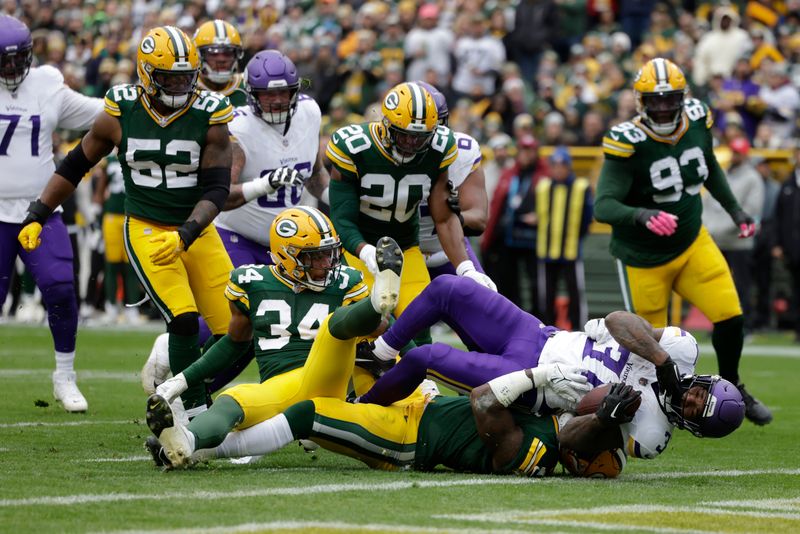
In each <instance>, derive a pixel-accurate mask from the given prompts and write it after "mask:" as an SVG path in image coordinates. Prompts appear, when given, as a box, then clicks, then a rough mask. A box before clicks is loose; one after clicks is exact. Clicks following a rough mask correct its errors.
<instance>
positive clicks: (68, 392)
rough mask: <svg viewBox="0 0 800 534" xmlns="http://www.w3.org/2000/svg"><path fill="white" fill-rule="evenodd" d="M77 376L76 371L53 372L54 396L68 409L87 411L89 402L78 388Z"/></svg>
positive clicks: (72, 411) (74, 411)
mask: <svg viewBox="0 0 800 534" xmlns="http://www.w3.org/2000/svg"><path fill="white" fill-rule="evenodd" d="M75 378H76V375H75V371H55V372H53V396H54V397H55V398H56V400H57V401H58V402H60V403H61V406H63V407H64V409H65V410H66V411H68V412H71V413H76V412H85V411H86V410H87V409H88V408H89V403H87V402H86V398H85V397H84V396H83V394H82V393H81V390H79V389H78V384H76V383H75Z"/></svg>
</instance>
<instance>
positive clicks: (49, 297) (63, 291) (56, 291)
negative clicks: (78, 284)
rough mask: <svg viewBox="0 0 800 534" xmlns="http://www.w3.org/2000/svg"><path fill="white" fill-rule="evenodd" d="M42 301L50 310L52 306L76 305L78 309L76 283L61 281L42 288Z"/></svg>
mask: <svg viewBox="0 0 800 534" xmlns="http://www.w3.org/2000/svg"><path fill="white" fill-rule="evenodd" d="M42 301H43V302H44V305H45V307H46V308H47V309H48V310H50V309H51V307H52V306H58V307H69V306H74V307H75V308H76V309H77V307H78V297H77V295H76V294H75V285H74V284H73V283H72V282H71V281H70V282H60V283H57V284H53V285H51V286H49V287H46V288H42Z"/></svg>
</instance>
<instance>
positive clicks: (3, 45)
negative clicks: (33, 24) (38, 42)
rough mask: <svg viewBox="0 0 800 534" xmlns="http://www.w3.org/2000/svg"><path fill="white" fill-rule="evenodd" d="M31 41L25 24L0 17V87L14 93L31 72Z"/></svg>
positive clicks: (5, 16)
mask: <svg viewBox="0 0 800 534" xmlns="http://www.w3.org/2000/svg"><path fill="white" fill-rule="evenodd" d="M32 61H33V40H32V39H31V32H30V30H29V29H28V27H27V26H25V24H23V23H22V22H20V21H19V20H17V19H15V18H14V17H9V16H8V15H0V85H2V86H4V87H5V88H6V89H8V90H9V91H16V90H17V88H18V87H19V86H20V84H22V82H23V81H24V80H25V77H26V76H27V75H28V72H29V71H30V70H31V62H32Z"/></svg>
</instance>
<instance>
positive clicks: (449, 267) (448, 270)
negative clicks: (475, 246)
mask: <svg viewBox="0 0 800 534" xmlns="http://www.w3.org/2000/svg"><path fill="white" fill-rule="evenodd" d="M464 246H465V247H466V249H467V258H469V260H470V261H471V262H472V263H473V265H475V270H476V271H478V272H479V273H485V271H484V270H483V267H482V266H481V262H480V261H478V256H477V255H476V254H475V251H474V250H472V245H470V244H469V239H467V238H466V237H465V238H464ZM428 274H429V275H430V277H431V280H433V279H434V278H436V277H437V276H441V275H443V274H452V275H454V276H455V274H456V268H455V267H454V266H453V264H452V263H450V262H449V261H448V262H446V263H444V264H443V265H440V266H438V267H428Z"/></svg>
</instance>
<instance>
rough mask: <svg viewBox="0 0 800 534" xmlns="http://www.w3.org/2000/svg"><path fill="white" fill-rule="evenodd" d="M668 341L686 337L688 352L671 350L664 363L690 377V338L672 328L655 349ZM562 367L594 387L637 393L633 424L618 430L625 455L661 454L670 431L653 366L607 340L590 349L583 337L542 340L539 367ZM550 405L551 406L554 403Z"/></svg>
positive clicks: (580, 334) (696, 351) (558, 335)
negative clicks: (580, 373)
mask: <svg viewBox="0 0 800 534" xmlns="http://www.w3.org/2000/svg"><path fill="white" fill-rule="evenodd" d="M673 336H680V337H688V338H689V339H690V340H691V342H692V344H687V347H688V348H691V349H692V350H671V351H670V357H671V358H672V359H673V360H674V361H675V363H676V364H677V365H678V369H679V370H680V372H681V374H694V368H695V364H696V362H697V356H698V354H699V347H698V346H697V340H695V339H694V337H693V336H692V335H691V334H689V333H688V332H686V331H685V330H681V329H680V328H678V327H675V326H668V327H666V328H664V333H663V334H662V336H661V340H660V341H659V344H660V345H662V346H664V347H665V348H666V347H668V346H669V338H670V337H673ZM552 363H564V364H567V365H573V366H580V367H583V368H584V369H585V370H586V374H587V378H588V379H589V382H590V383H591V384H593V385H594V386H599V385H602V384H609V383H614V382H624V383H626V384H629V385H631V386H633V388H634V389H635V390H637V391H641V392H642V404H641V406H640V407H639V409H638V410H637V411H636V415H635V416H634V417H633V421H631V422H630V423H626V424H624V425H621V426H620V430H622V436H623V439H624V443H625V452H626V454H627V455H628V456H633V457H636V458H655V457H656V456H658V455H659V454H661V453H662V452H663V451H664V449H666V448H667V443H669V440H670V438H671V437H672V432H673V431H674V429H675V427H674V426H673V425H672V424H670V422H669V421H668V420H667V416H666V415H664V412H663V411H662V410H661V406H660V405H659V403H658V384H657V383H656V368H655V366H654V365H653V364H652V363H650V362H648V361H647V360H645V359H644V358H642V357H641V356H639V355H637V354H632V353H631V352H629V351H628V350H626V349H624V348H622V347H620V346H619V343H617V342H616V341H615V340H614V339H613V338H612V339H611V341H609V342H607V343H603V344H600V343H596V342H595V341H594V340H593V339H592V338H590V337H589V336H587V335H586V334H585V333H584V332H566V331H561V332H557V333H556V334H555V335H554V336H553V337H551V338H550V339H548V340H547V342H546V343H545V345H544V347H543V348H542V354H541V356H539V365H545V364H552ZM554 401H555V402H554ZM545 402H546V403H547V405H548V406H549V407H550V408H558V407H559V406H556V405H557V404H558V402H557V399H553V398H551V397H549V396H548V397H547V399H546V400H545Z"/></svg>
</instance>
